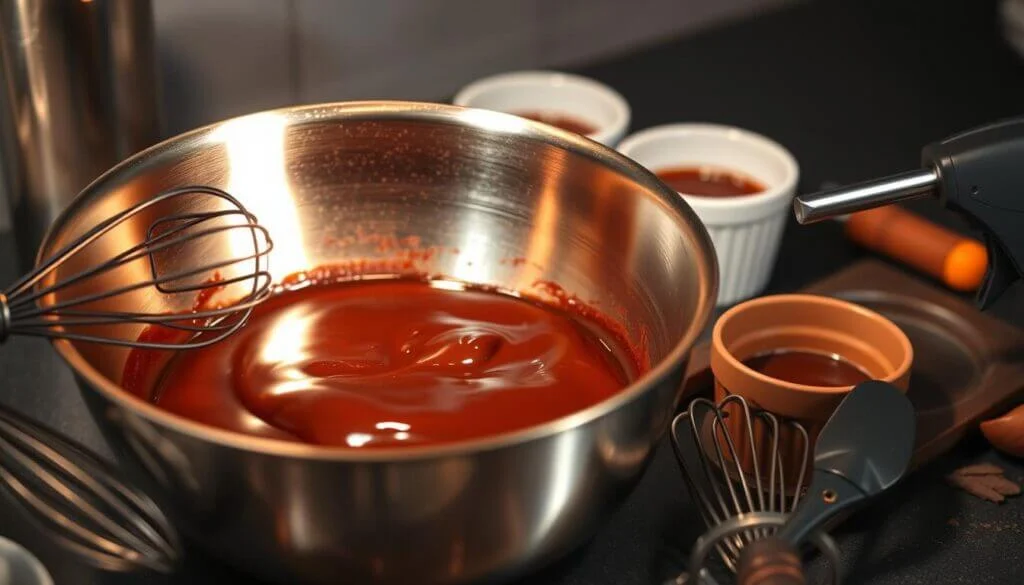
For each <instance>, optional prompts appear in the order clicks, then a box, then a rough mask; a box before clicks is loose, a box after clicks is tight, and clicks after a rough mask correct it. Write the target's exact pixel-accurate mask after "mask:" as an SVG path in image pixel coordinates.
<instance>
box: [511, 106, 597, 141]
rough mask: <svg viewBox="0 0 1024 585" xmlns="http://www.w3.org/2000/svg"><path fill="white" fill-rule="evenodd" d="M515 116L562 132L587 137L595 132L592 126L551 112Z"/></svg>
mask: <svg viewBox="0 0 1024 585" xmlns="http://www.w3.org/2000/svg"><path fill="white" fill-rule="evenodd" d="M516 115H517V116H519V117H520V118H527V119H529V120H534V121H537V122H543V123H545V124H549V125H551V126H555V127H556V128H561V129H562V130H568V131H569V132H575V133H577V134H582V135H584V136H587V135H589V134H593V133H594V132H597V128H596V127H594V126H593V125H591V124H589V123H587V122H584V121H583V120H580V119H578V118H574V117H572V116H566V115H564V114H556V113H553V112H542V111H536V112H516Z"/></svg>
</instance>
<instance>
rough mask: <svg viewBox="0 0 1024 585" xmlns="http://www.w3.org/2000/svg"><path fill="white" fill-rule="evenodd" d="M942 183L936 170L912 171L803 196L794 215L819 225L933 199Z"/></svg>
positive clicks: (795, 201) (795, 206) (801, 219)
mask: <svg viewBox="0 0 1024 585" xmlns="http://www.w3.org/2000/svg"><path fill="white" fill-rule="evenodd" d="M938 182H939V175H938V174H937V173H936V172H935V171H934V170H931V169H925V170H918V171H910V172H906V173H901V174H898V175H892V176H889V177H884V178H881V179H875V180H873V181H867V182H864V183H858V184H856V185H850V186H846V187H839V188H836V189H830V190H827V191H821V192H818V193H812V194H810V195H800V196H798V197H797V198H796V199H794V200H793V211H794V212H795V213H796V220H797V221H798V222H800V223H802V224H808V223H815V222H818V221H821V220H823V219H829V218H832V217H835V216H837V215H845V214H847V213H854V212H857V211H864V210H866V209H874V208H875V207H879V206H881V205H888V204H890V203H898V202H900V201H906V200H908V199H916V198H918V197H924V196H926V195H931V194H932V193H934V192H935V190H936V188H937V186H938Z"/></svg>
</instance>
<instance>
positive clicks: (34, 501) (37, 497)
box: [0, 407, 181, 572]
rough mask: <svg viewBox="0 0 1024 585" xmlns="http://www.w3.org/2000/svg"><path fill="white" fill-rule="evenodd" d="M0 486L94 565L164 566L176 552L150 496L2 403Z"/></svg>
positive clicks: (157, 568)
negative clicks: (4, 406)
mask: <svg viewBox="0 0 1024 585" xmlns="http://www.w3.org/2000/svg"><path fill="white" fill-rule="evenodd" d="M0 485H2V486H4V487H5V488H6V489H7V491H8V493H10V494H11V495H12V496H13V497H14V499H15V500H17V501H18V502H19V503H20V504H22V507H23V508H24V509H25V510H27V511H28V512H30V513H31V514H32V515H33V518H34V519H36V520H37V521H38V524H39V525H40V527H41V528H43V529H44V530H46V531H47V532H48V534H49V535H50V536H52V537H53V539H54V540H55V541H56V542H57V543H58V544H59V545H61V546H63V547H64V548H65V549H66V550H68V551H70V552H72V553H73V554H75V555H76V556H78V557H79V558H81V559H82V560H84V561H86V562H88V563H90V564H91V565H93V566H96V567H99V568H101V569H105V570H116V571H125V570H131V569H138V568H147V569H151V570H154V571H158V572H170V571H171V570H173V568H174V567H175V565H176V563H177V562H178V560H179V559H180V557H181V544H180V541H179V539H178V536H177V533H176V532H175V531H174V529H173V528H172V527H171V524H170V523H169V522H168V520H167V518H166V517H165V516H164V514H163V513H162V512H161V511H160V509H159V508H158V507H157V505H156V504H155V503H154V502H153V501H152V500H151V499H150V498H149V497H147V496H146V495H145V494H144V493H143V492H141V491H139V490H138V489H136V488H134V487H132V486H130V485H128V484H125V483H123V482H122V481H120V480H119V479H118V478H117V476H116V475H115V473H114V472H113V471H112V468H110V467H109V466H108V465H107V464H105V463H104V462H103V461H102V460H100V459H99V458H98V457H97V456H96V455H94V454H92V453H91V452H89V451H88V450H86V449H85V448H84V447H81V446H79V445H77V444H75V443H73V442H72V441H71V440H70V439H67V438H65V437H63V436H61V435H60V434H58V433H56V432H54V431H52V430H50V429H48V428H46V427H44V426H42V425H39V424H37V423H35V422H32V421H30V420H29V419H27V418H25V417H24V416H22V415H21V414H18V413H17V412H15V411H13V410H9V409H7V408H3V407H0Z"/></svg>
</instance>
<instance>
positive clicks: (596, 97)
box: [452, 71, 630, 147]
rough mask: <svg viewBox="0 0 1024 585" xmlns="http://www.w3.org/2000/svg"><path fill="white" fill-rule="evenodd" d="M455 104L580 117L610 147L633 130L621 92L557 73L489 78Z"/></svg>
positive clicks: (465, 91)
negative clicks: (630, 126)
mask: <svg viewBox="0 0 1024 585" xmlns="http://www.w3.org/2000/svg"><path fill="white" fill-rule="evenodd" d="M452 103H454V104H455V105H457V106H464V107H471V108H481V109H485V110H495V111H499V112H505V113H508V114H519V113H526V112H537V111H540V112H544V113H550V114H560V115H564V116H566V117H570V118H575V119H578V120H579V121H581V122H585V123H587V124H589V125H590V126H593V127H595V128H596V130H595V131H594V132H593V133H591V134H588V135H587V137H588V138H590V139H591V140H594V141H596V142H600V143H601V144H604V145H605V146H611V147H614V146H615V145H616V144H618V142H619V141H620V140H622V137H623V136H625V134H626V130H627V129H628V128H629V119H630V109H629V104H628V103H626V99H625V98H623V97H622V95H621V94H619V92H617V91H615V90H614V89H612V88H610V87H608V86H607V85H605V84H603V83H600V82H598V81H595V80H593V79H590V78H587V77H581V76H579V75H572V74H570V73H561V72H558V71H515V72H512V73H502V74H499V75H494V76H491V77H485V78H484V79H480V80H477V81H474V82H473V83H470V84H469V85H467V86H466V87H464V88H462V89H461V90H460V91H459V93H458V94H456V95H455V99H454V100H452Z"/></svg>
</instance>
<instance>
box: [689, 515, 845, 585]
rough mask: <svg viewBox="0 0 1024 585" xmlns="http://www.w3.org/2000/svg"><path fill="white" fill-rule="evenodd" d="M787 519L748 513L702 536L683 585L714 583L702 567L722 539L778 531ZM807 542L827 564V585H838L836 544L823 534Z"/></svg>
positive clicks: (695, 546)
mask: <svg viewBox="0 0 1024 585" xmlns="http://www.w3.org/2000/svg"><path fill="white" fill-rule="evenodd" d="M788 519H789V515H788V514H782V513H779V512H751V513H749V514H743V515H741V516H733V517H732V518H729V519H728V520H726V521H724V522H722V523H721V524H718V525H717V526H715V527H714V528H712V529H711V530H708V531H707V532H705V533H704V535H703V536H701V537H700V538H698V539H697V542H696V543H694V545H693V549H692V550H691V551H690V561H689V567H688V570H689V575H688V577H689V578H688V579H687V581H686V582H687V583H689V582H693V583H697V584H704V583H713V582H714V581H713V580H712V579H711V578H710V577H709V576H708V573H707V569H706V568H705V566H704V565H705V561H706V559H707V557H708V555H710V554H711V552H712V551H713V550H715V547H716V546H718V544H719V543H720V542H722V541H723V540H724V539H727V538H731V537H733V536H736V535H737V534H740V533H742V532H750V531H751V530H762V529H777V528H780V527H782V526H783V525H784V524H785V523H786V521H787V520H788ZM758 540H762V539H758ZM758 540H755V541H754V542H758ZM807 541H808V542H809V543H811V544H813V545H814V546H815V547H817V549H818V550H819V551H821V553H822V555H823V556H824V557H825V558H826V559H827V560H828V564H829V566H830V567H831V571H830V574H829V580H828V581H827V583H830V584H831V585H839V584H840V581H841V575H840V570H839V566H840V565H839V561H840V555H839V547H838V546H837V545H836V541H835V540H833V539H832V537H830V536H829V535H828V534H826V533H824V532H813V533H811V535H810V536H808V537H807ZM748 546H749V545H748ZM745 548H746V547H745ZM738 583H740V584H741V585H742V581H738ZM764 585H767V584H764ZM780 585H781V584H780ZM787 585H788V584H787Z"/></svg>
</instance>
